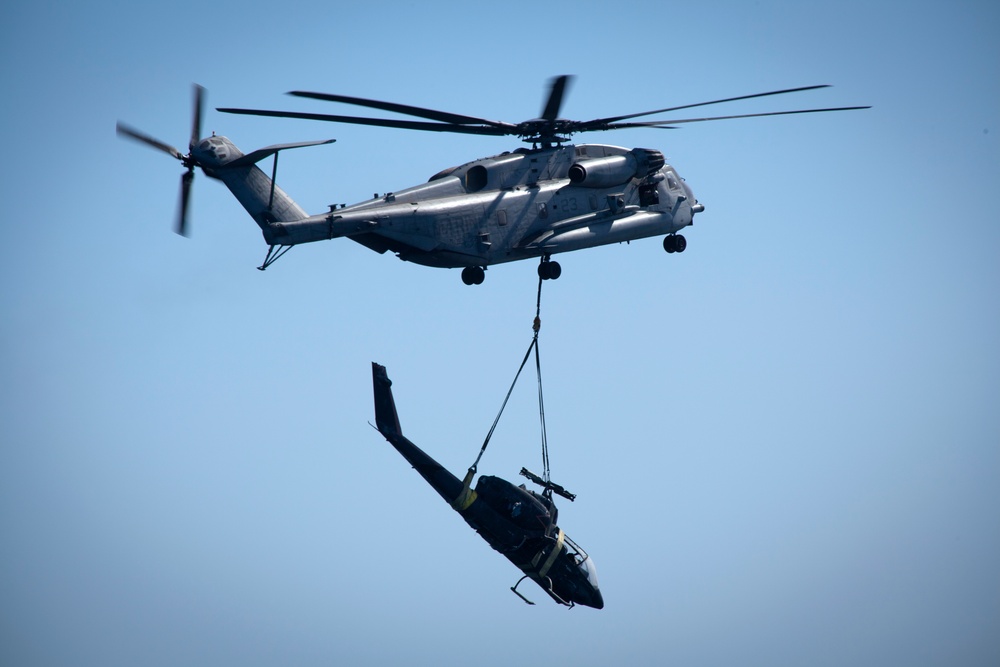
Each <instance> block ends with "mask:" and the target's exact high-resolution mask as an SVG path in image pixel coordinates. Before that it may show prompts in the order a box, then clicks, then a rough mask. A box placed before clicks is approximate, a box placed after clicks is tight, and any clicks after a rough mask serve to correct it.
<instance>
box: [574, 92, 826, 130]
mask: <svg viewBox="0 0 1000 667" xmlns="http://www.w3.org/2000/svg"><path fill="white" fill-rule="evenodd" d="M829 87H830V85H829V84H820V85H818V86H803V87H802V88H786V89H785V90H772V91H770V92H767V93H754V94H753V95H740V96H739V97H727V98H725V99H722V100H712V101H711V102H698V103H697V104H684V105H681V106H679V107H667V108H666V109H655V110H654V111H643V112H641V113H633V114H628V115H626V116H612V117H610V118H596V119H594V120H591V121H587V122H585V123H580V125H582V126H590V125H602V124H604V123H617V122H618V121H620V120H628V119H629V118H639V117H640V116H651V115H653V114H654V113H670V112H671V111H680V110H681V109H693V108H695V107H705V106H708V105H710V104H723V103H725V102H736V101H738V100H750V99H754V98H756V97H769V96H771V95H784V94H786V93H800V92H803V91H806V90H816V89H817V88H829Z"/></svg>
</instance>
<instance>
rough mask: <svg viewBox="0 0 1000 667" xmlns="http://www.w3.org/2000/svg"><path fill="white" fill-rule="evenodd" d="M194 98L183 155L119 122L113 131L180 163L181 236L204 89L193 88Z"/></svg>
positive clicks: (178, 227)
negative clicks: (183, 170)
mask: <svg viewBox="0 0 1000 667" xmlns="http://www.w3.org/2000/svg"><path fill="white" fill-rule="evenodd" d="M193 97H194V111H193V113H192V119H191V140H190V141H189V142H188V153H187V155H184V154H183V153H181V152H180V150H178V149H177V148H174V147H173V146H171V145H170V144H166V143H164V142H162V141H160V140H159V139H155V138H153V137H151V136H149V135H148V134H145V133H144V132H140V131H139V130H136V129H135V128H132V127H129V126H128V125H126V124H125V123H122V122H121V121H119V122H118V124H117V125H116V126H115V130H116V132H117V133H118V136H120V137H127V138H129V139H134V140H136V141H139V142H141V143H144V144H146V145H147V146H151V147H153V148H155V149H156V150H158V151H162V152H164V153H166V154H167V155H171V156H173V157H174V158H176V159H178V160H180V161H181V164H183V165H184V166H185V167H187V171H185V172H184V173H183V174H182V175H181V195H180V202H179V204H178V207H177V222H176V224H175V227H174V231H176V232H177V233H178V234H180V235H181V236H187V235H188V233H187V212H188V205H189V203H190V201H191V183H192V182H193V181H194V168H195V167H197V166H199V164H198V160H197V159H196V158H195V157H194V149H195V146H197V145H198V142H199V141H200V139H201V118H202V114H203V110H204V100H205V89H204V88H202V87H201V86H199V85H197V84H196V85H195V86H194V91H193Z"/></svg>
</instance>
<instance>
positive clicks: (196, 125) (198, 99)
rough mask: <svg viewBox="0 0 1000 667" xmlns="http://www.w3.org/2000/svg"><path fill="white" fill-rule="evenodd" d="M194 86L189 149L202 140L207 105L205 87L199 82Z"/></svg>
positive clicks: (192, 148)
mask: <svg viewBox="0 0 1000 667" xmlns="http://www.w3.org/2000/svg"><path fill="white" fill-rule="evenodd" d="M193 86H194V112H193V117H192V119H191V141H190V143H188V150H189V151H193V150H194V147H195V146H197V145H198V142H199V141H201V117H202V115H203V111H204V105H205V89H204V88H202V87H201V86H199V85H198V84H193Z"/></svg>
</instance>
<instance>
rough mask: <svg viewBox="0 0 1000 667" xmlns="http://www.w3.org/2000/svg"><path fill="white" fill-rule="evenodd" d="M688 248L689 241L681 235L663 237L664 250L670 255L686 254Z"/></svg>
mask: <svg viewBox="0 0 1000 667" xmlns="http://www.w3.org/2000/svg"><path fill="white" fill-rule="evenodd" d="M687 247H688V244H687V239H686V238H684V237H683V236H681V235H680V234H675V235H671V236H665V237H663V249H664V250H666V251H667V252H669V253H675V252H684V251H685V250H686V249H687Z"/></svg>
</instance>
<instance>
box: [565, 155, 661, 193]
mask: <svg viewBox="0 0 1000 667" xmlns="http://www.w3.org/2000/svg"><path fill="white" fill-rule="evenodd" d="M663 165H664V159H663V153H661V152H660V151H657V150H651V149H648V148H636V149H633V150H631V151H629V152H628V153H625V154H624V155H609V156H608V157H601V158H594V159H592V160H581V161H580V162H576V163H574V164H573V166H572V167H570V168H569V180H570V182H572V183H573V184H574V185H582V186H583V187H586V188H610V187H614V186H616V185H624V184H626V183H628V182H629V181H630V180H632V179H633V178H643V177H645V176H648V175H649V174H652V173H654V172H655V171H657V170H658V169H659V168H660V167H662V166H663Z"/></svg>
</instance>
